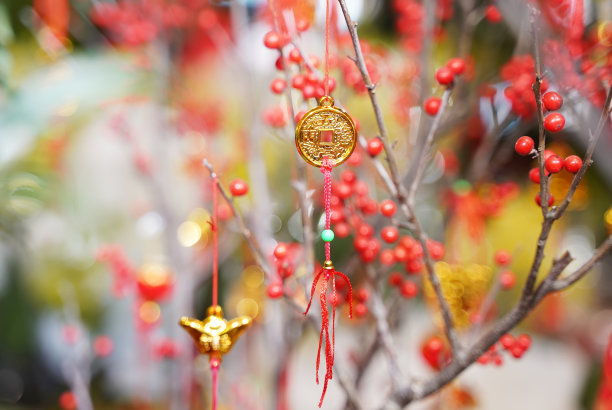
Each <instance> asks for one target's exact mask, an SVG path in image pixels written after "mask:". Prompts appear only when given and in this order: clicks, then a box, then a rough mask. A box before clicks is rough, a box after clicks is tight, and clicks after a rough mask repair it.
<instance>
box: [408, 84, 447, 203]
mask: <svg viewBox="0 0 612 410" xmlns="http://www.w3.org/2000/svg"><path fill="white" fill-rule="evenodd" d="M451 92H452V87H448V88H447V89H446V90H444V94H442V102H441V104H440V109H439V110H438V113H437V114H436V116H435V117H434V120H433V122H432V124H431V127H430V128H429V132H428V133H427V136H426V137H425V141H423V146H422V147H421V150H420V151H415V155H414V158H417V164H418V165H417V166H416V170H415V174H414V178H413V179H412V182H411V184H410V187H409V188H408V204H409V205H410V206H411V207H413V206H414V199H415V197H416V191H417V189H418V187H419V185H420V183H421V178H423V174H424V173H425V166H426V165H427V160H428V159H429V152H430V151H431V147H432V146H433V141H434V137H435V136H436V133H437V131H438V127H439V126H440V121H441V119H442V116H443V115H444V112H445V111H446V107H447V106H448V99H449V98H450V95H451Z"/></svg>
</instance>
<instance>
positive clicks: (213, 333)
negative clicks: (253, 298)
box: [179, 306, 252, 357]
mask: <svg viewBox="0 0 612 410" xmlns="http://www.w3.org/2000/svg"><path fill="white" fill-rule="evenodd" d="M207 314H208V316H207V317H206V319H204V320H197V319H191V318H188V317H182V318H181V320H180V322H179V324H180V325H181V326H182V327H183V329H185V330H186V331H187V333H189V336H191V338H192V339H193V341H194V342H195V344H196V346H197V348H198V351H199V352H200V353H202V354H208V355H211V356H216V357H220V356H222V355H224V354H225V353H227V352H229V351H230V349H231V348H232V347H233V346H234V344H235V343H236V340H237V339H238V337H240V335H241V334H242V332H244V331H245V330H246V328H247V327H249V326H250V325H251V322H252V321H251V318H250V317H248V316H241V317H238V318H236V319H232V320H230V321H227V320H225V319H223V309H221V306H211V307H209V308H208V311H207Z"/></svg>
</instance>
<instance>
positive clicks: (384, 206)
mask: <svg viewBox="0 0 612 410" xmlns="http://www.w3.org/2000/svg"><path fill="white" fill-rule="evenodd" d="M395 210H396V206H395V202H393V201H392V200H390V199H385V200H384V201H382V202H381V203H380V213H381V214H383V215H384V216H386V217H387V218H390V217H392V216H393V215H394V214H395Z"/></svg>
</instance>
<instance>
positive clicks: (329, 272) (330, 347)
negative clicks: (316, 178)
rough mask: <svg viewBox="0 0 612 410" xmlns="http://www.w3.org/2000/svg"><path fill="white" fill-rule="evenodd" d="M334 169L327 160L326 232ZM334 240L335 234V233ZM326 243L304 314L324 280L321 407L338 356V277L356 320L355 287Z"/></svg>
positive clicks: (324, 164)
mask: <svg viewBox="0 0 612 410" xmlns="http://www.w3.org/2000/svg"><path fill="white" fill-rule="evenodd" d="M332 168H333V162H332V161H331V160H329V158H328V157H324V158H323V161H322V164H321V172H322V173H323V175H324V182H323V200H324V202H325V230H326V231H329V232H331V229H330V228H331V223H330V219H331V185H332V184H331V171H332ZM332 239H333V233H332ZM324 240H325V241H326V242H325V263H324V265H323V267H322V268H321V270H319V272H318V273H317V274H316V276H315V277H314V279H313V281H312V289H311V290H310V300H309V301H308V306H307V307H306V311H305V312H304V315H306V314H308V311H309V310H310V305H311V304H312V298H313V297H314V294H315V291H316V288H317V283H318V282H319V280H321V279H322V283H321V290H320V292H319V300H320V302H321V333H320V335H319V349H318V351H317V364H316V381H317V384H319V365H320V362H321V346H322V345H323V340H324V339H325V380H324V382H323V392H322V393H321V400H320V401H319V407H321V405H322V404H323V399H324V398H325V393H326V392H327V384H328V382H329V381H330V380H331V379H332V376H333V366H334V356H335V352H336V330H335V326H334V324H335V322H336V305H337V301H338V299H337V298H338V295H337V293H336V275H338V276H340V277H341V278H342V279H343V280H344V281H345V282H346V284H347V285H348V299H349V318H352V317H353V288H352V287H351V282H350V281H349V279H348V277H347V276H346V275H345V274H344V273H342V272H338V271H336V270H335V269H334V266H333V264H332V262H331V243H330V242H331V239H329V240H327V239H326V238H324ZM330 280H331V285H332V300H331V304H332V336H331V341H330V337H329V311H328V309H327V288H328V285H329V281H330Z"/></svg>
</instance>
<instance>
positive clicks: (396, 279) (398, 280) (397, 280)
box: [389, 272, 404, 286]
mask: <svg viewBox="0 0 612 410" xmlns="http://www.w3.org/2000/svg"><path fill="white" fill-rule="evenodd" d="M403 281H404V277H403V275H402V274H401V273H399V272H391V273H390V274H389V284H390V285H391V286H399V285H401V284H402V282H403Z"/></svg>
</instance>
